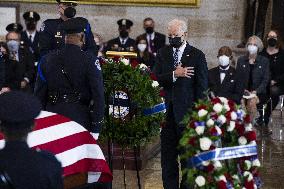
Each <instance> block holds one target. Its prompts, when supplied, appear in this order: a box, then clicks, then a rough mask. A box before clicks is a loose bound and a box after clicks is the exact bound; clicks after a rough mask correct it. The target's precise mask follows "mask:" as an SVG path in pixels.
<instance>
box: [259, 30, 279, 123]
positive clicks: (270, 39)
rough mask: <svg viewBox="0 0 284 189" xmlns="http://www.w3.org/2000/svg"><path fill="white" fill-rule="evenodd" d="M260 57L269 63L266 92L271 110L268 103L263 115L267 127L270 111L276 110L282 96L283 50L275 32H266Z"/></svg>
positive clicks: (277, 33)
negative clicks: (269, 98) (265, 58)
mask: <svg viewBox="0 0 284 189" xmlns="http://www.w3.org/2000/svg"><path fill="white" fill-rule="evenodd" d="M260 55H262V56H265V57H267V58H268V59H269V63H270V64H269V65H270V73H271V74H270V75H271V78H270V79H271V80H270V83H269V86H268V88H269V89H268V91H269V95H270V97H271V101H272V108H270V107H271V102H270V101H269V104H268V106H267V107H268V108H266V110H265V114H264V122H265V124H266V125H267V124H268V123H269V118H270V115H271V112H272V110H274V109H275V108H276V106H277V104H278V103H279V100H280V96H281V95H283V94H284V50H283V46H282V39H281V35H279V32H278V31H277V30H271V31H269V32H268V34H267V36H266V43H265V48H264V50H263V51H262V52H261V53H260ZM260 120H261V119H260ZM260 123H261V122H260Z"/></svg>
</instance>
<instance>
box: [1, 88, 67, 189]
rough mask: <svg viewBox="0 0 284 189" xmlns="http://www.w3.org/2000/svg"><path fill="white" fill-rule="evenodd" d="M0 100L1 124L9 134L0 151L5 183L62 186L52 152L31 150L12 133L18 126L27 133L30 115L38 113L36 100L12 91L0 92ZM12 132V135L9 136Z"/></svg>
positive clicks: (23, 188)
mask: <svg viewBox="0 0 284 189" xmlns="http://www.w3.org/2000/svg"><path fill="white" fill-rule="evenodd" d="M0 103H1V107H0V120H1V127H2V130H3V131H4V134H5V132H6V131H8V130H9V135H10V136H8V135H7V137H6V142H5V147H4V148H3V149H2V150H0V170H1V172H2V173H3V174H4V173H5V174H4V175H6V178H9V184H10V185H12V186H10V188H17V189H27V188H29V189H38V188H41V189H61V188H63V180H62V172H63V170H62V167H61V164H60V163H59V161H58V160H57V159H56V158H55V157H54V155H52V154H50V153H48V152H44V151H36V150H33V149H31V148H29V147H28V145H27V143H26V141H23V140H22V139H21V138H20V137H19V138H20V139H16V138H17V133H16V132H19V131H20V130H22V129H25V131H23V132H24V133H26V135H27V134H28V130H29V128H30V127H31V125H32V123H33V120H34V118H35V117H36V116H37V115H38V114H39V113H40V110H41V105H40V102H39V101H38V99H36V98H35V97H33V96H32V95H28V94H26V93H23V92H19V91H17V92H16V91H14V92H8V93H4V94H2V95H0ZM13 133H15V136H14V138H12V137H11V136H12V134H13ZM24 135H25V134H24ZM10 137H11V138H10ZM6 188H9V187H6Z"/></svg>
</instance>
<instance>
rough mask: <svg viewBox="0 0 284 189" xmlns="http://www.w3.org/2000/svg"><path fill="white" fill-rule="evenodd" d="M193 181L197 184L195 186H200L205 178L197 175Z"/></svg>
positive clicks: (203, 183)
mask: <svg viewBox="0 0 284 189" xmlns="http://www.w3.org/2000/svg"><path fill="white" fill-rule="evenodd" d="M195 183H196V184H197V186H199V187H202V186H204V185H205V178H204V177H203V176H198V177H196V179H195Z"/></svg>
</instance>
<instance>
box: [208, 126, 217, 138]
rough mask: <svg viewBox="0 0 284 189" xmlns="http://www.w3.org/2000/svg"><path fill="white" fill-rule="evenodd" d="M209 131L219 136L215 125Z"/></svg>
mask: <svg viewBox="0 0 284 189" xmlns="http://www.w3.org/2000/svg"><path fill="white" fill-rule="evenodd" d="M209 132H210V134H211V135H212V136H218V131H217V129H216V128H215V127H211V128H210V130H209Z"/></svg>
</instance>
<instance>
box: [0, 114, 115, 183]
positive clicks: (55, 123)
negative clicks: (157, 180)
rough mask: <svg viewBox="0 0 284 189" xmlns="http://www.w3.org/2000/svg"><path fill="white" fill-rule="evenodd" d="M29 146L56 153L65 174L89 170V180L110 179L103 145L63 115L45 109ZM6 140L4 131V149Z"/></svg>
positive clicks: (1, 138) (31, 135)
mask: <svg viewBox="0 0 284 189" xmlns="http://www.w3.org/2000/svg"><path fill="white" fill-rule="evenodd" d="M35 123H36V124H35V128H34V131H33V132H31V133H30V134H29V135H28V140H27V141H28V145H29V146H30V147H31V148H34V149H40V150H46V151H49V152H51V153H53V154H54V155H55V156H56V158H57V159H58V160H59V161H60V162H61V164H62V167H63V169H64V176H68V175H72V174H76V173H88V182H89V183H92V182H110V181H111V180H112V174H111V171H110V169H109V167H108V165H107V163H106V161H105V157H104V155H103V153H102V150H101V148H100V147H99V145H98V144H97V142H96V140H95V139H94V137H93V136H92V135H91V134H90V132H88V131H87V130H86V129H85V128H84V127H83V126H81V125H79V124H78V123H76V122H74V121H71V120H70V119H69V118H66V117H64V116H62V115H58V114H55V113H51V112H46V111H42V112H41V114H40V115H39V116H38V117H37V118H36V119H35ZM4 144H5V141H4V138H3V136H2V135H1V134H0V149H1V148H3V147H4Z"/></svg>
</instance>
